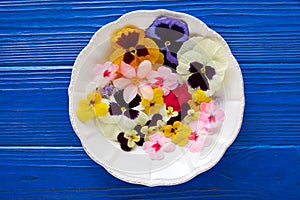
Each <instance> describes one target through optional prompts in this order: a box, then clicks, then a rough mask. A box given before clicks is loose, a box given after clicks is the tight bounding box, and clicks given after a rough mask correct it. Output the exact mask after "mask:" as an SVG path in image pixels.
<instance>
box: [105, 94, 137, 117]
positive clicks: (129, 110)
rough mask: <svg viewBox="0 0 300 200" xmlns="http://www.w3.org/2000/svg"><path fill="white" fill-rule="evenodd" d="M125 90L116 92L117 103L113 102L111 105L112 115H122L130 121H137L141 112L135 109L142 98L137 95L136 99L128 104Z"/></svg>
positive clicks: (110, 111)
mask: <svg viewBox="0 0 300 200" xmlns="http://www.w3.org/2000/svg"><path fill="white" fill-rule="evenodd" d="M123 92H124V90H121V91H118V92H115V94H114V98H115V100H116V102H111V103H110V104H109V113H110V115H122V114H124V116H126V117H128V118H129V119H136V118H137V117H138V116H139V111H138V110H135V109H134V108H135V107H137V106H138V105H139V104H140V102H141V100H142V99H141V97H140V96H139V95H136V96H135V98H134V99H133V100H132V101H130V102H129V104H127V103H126V102H125V100H124V96H123Z"/></svg>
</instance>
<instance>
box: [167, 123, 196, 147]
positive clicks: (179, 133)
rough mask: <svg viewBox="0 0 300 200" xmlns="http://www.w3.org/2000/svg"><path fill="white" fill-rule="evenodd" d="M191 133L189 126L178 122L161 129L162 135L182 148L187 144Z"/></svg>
mask: <svg viewBox="0 0 300 200" xmlns="http://www.w3.org/2000/svg"><path fill="white" fill-rule="evenodd" d="M191 132H192V129H191V127H190V126H188V125H186V124H183V123H181V122H179V121H176V122H174V123H173V125H166V126H165V127H164V128H163V133H164V135H165V136H166V137H170V138H171V139H172V142H173V143H175V144H178V145H179V146H184V145H186V144H187V143H188V141H189V139H188V138H189V136H190V134H191Z"/></svg>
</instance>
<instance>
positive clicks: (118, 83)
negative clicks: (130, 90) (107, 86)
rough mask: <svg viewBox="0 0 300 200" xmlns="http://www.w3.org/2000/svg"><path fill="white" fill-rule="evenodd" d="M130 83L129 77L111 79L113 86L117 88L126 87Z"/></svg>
mask: <svg viewBox="0 0 300 200" xmlns="http://www.w3.org/2000/svg"><path fill="white" fill-rule="evenodd" d="M131 83H132V81H131V80H130V79H127V78H118V79H116V80H114V81H113V84H114V86H115V87H116V88H118V89H124V88H125V87H127V86H128V85H129V84H131Z"/></svg>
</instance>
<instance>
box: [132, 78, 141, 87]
mask: <svg viewBox="0 0 300 200" xmlns="http://www.w3.org/2000/svg"><path fill="white" fill-rule="evenodd" d="M131 81H132V83H133V84H134V85H138V84H139V83H140V79H139V78H138V77H135V78H132V79H131Z"/></svg>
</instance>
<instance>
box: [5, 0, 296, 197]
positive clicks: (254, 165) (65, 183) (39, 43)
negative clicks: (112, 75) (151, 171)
mask: <svg viewBox="0 0 300 200" xmlns="http://www.w3.org/2000/svg"><path fill="white" fill-rule="evenodd" d="M158 8H167V9H170V10H173V11H180V12H185V13H188V14H191V15H193V16H195V17H197V18H199V19H201V20H202V21H204V22H205V23H206V24H207V25H208V26H209V27H211V28H212V29H214V30H215V31H217V32H218V33H219V34H221V35H222V36H223V37H224V39H225V40H226V41H227V42H228V44H229V46H230V47H231V49H232V53H233V54H234V55H235V57H236V59H237V60H238V62H239V63H240V67H241V69H242V72H243V77H244V82H245V96H246V108H245V116H244V122H243V126H242V129H241V131H240V133H239V136H238V137H237V139H236V141H235V142H234V143H233V145H232V146H231V147H230V148H229V149H228V151H227V152H226V154H225V155H224V157H223V158H222V159H221V161H220V162H219V163H218V164H217V165H216V166H215V167H213V168H212V169H211V170H209V171H207V172H205V173H203V174H200V175H198V176H197V177H196V178H194V179H192V180H191V181H189V182H187V183H184V184H181V185H177V186H172V187H155V188H148V187H144V186H140V185H132V184H129V183H125V182H123V181H120V180H118V179H116V178H114V177H113V176H111V175H110V174H109V173H108V172H106V170H105V169H104V168H102V167H101V166H99V165H97V164H96V163H94V162H93V161H92V160H91V159H90V158H89V157H88V156H87V155H86V153H85V152H84V150H83V148H82V147H81V145H80V142H79V139H78V138H77V136H76V135H75V133H74V131H73V129H72V127H71V125H70V122H69V116H68V96H67V88H68V85H69V81H70V75H71V70H72V65H73V63H74V61H75V59H76V56H77V55H78V53H79V52H80V51H81V50H82V49H83V48H84V47H85V46H86V45H87V43H88V42H89V40H90V38H91V37H92V35H93V33H94V32H96V31H97V30H98V29H99V28H100V27H101V26H103V25H105V24H106V23H109V22H112V21H114V20H116V19H117V18H119V17H120V16H121V15H122V14H124V13H127V12H129V11H133V10H137V9H158ZM0 105H1V107H0V199H9V198H13V199H18V198H24V199H31V198H33V199H44V198H52V199H57V198H63V199H67V198H72V199H74V198H83V199H93V198H95V199H100V198H103V199H117V198H129V199H141V198H149V199H155V198H157V199H174V198H180V199H189V198H191V199H192V198H195V199H200V198H201V199H271V198H272V199H283V198H285V199H300V2H299V1H297V0H290V1H276V0H271V1H266V2H262V1H257V0H248V1H243V0H235V1H232V0H229V1H222V0H214V1H207V0H205V1H195V0H187V1H175V0H174V1H171V0H164V1H156V0H144V1H135V0H128V1H126V2H123V1H119V0H103V1H48V0H32V1H29V0H26V1H25V0H24V1H22V0H14V1H1V2H0Z"/></svg>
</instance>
